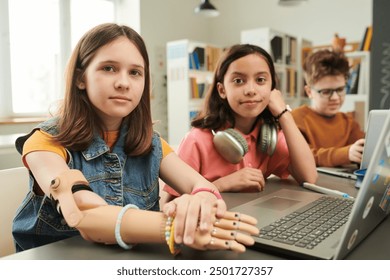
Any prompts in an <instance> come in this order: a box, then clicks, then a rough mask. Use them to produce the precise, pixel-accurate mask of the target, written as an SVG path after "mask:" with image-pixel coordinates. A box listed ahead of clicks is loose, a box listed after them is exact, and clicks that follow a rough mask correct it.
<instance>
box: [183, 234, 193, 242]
mask: <svg viewBox="0 0 390 280" xmlns="http://www.w3.org/2000/svg"><path fill="white" fill-rule="evenodd" d="M193 242H194V239H192V237H191V236H185V237H184V244H192V243H193Z"/></svg>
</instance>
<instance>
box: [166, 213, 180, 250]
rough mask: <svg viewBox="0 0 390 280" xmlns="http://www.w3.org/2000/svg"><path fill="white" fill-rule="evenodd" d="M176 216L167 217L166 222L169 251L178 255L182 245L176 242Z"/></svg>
mask: <svg viewBox="0 0 390 280" xmlns="http://www.w3.org/2000/svg"><path fill="white" fill-rule="evenodd" d="M174 220H175V218H174V217H167V220H166V222H165V241H166V242H167V245H168V248H169V251H170V252H171V254H172V255H177V254H179V253H180V251H181V246H180V245H179V244H176V243H175V237H174V231H175V227H174Z"/></svg>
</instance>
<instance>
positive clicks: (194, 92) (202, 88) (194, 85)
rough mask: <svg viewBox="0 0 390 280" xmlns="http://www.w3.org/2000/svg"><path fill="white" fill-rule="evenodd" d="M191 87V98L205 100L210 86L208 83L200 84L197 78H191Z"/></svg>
mask: <svg viewBox="0 0 390 280" xmlns="http://www.w3.org/2000/svg"><path fill="white" fill-rule="evenodd" d="M190 86H191V98H195V99H196V98H204V97H205V95H206V92H207V90H208V87H209V86H210V85H209V84H208V83H205V82H202V83H199V82H198V81H197V79H196V78H192V77H191V78H190Z"/></svg>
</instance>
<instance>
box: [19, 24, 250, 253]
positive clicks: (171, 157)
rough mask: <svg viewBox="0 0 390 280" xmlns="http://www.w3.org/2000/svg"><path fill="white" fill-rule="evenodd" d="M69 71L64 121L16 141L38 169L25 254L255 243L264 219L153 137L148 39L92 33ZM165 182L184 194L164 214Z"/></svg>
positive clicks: (28, 202) (27, 206) (104, 28)
mask: <svg viewBox="0 0 390 280" xmlns="http://www.w3.org/2000/svg"><path fill="white" fill-rule="evenodd" d="M66 74H67V77H66V89H65V98H64V102H63V104H62V107H61V108H60V110H59V112H58V115H57V116H55V117H53V118H51V119H49V120H47V121H45V122H43V123H41V124H39V125H38V126H37V127H36V128H35V129H34V130H33V131H32V132H30V133H29V134H28V135H26V136H23V137H20V138H18V139H17V141H16V148H17V149H18V151H19V152H20V153H21V154H22V160H23V163H24V165H25V166H26V167H27V168H28V169H29V171H30V191H29V192H28V194H27V196H26V198H25V199H24V201H23V202H22V205H21V206H20V207H19V209H18V211H17V213H16V216H15V219H14V224H13V235H14V238H15V244H16V249H17V251H21V250H26V249H29V248H33V247H37V246H41V245H44V244H47V243H50V242H54V241H58V240H61V239H64V238H68V237H71V236H75V235H79V234H81V236H82V237H83V238H84V239H86V240H90V241H94V242H99V243H106V244H115V243H117V244H119V245H120V246H121V247H123V248H125V249H129V248H131V245H130V244H136V243H141V242H154V243H159V242H160V243H161V242H166V243H167V244H168V246H169V248H170V251H171V252H172V253H177V246H176V245H177V244H179V245H180V244H184V245H187V246H190V247H192V248H195V249H200V250H206V249H230V250H233V251H237V252H243V251H245V247H244V246H245V245H251V244H253V239H252V237H250V235H251V234H257V233H258V229H257V228H256V227H255V224H256V220H255V219H254V218H252V217H250V216H247V215H243V214H241V215H240V214H239V213H231V212H227V211H226V204H225V203H224V201H223V200H222V199H221V196H220V194H219V192H218V191H217V188H216V187H215V186H214V185H213V184H211V183H210V182H209V181H207V180H206V179H204V178H203V177H202V176H201V175H199V174H198V173H197V172H195V171H194V170H193V169H192V168H191V167H190V166H188V165H187V164H186V163H184V162H183V161H182V160H180V159H179V157H177V156H176V154H175V153H173V151H172V149H171V148H170V147H169V145H168V144H167V143H166V142H165V141H164V140H163V139H162V138H161V137H160V136H159V135H158V134H157V133H155V132H154V131H153V123H152V120H151V110H150V73H149V58H148V55H147V51H146V47H145V44H144V42H143V39H142V38H141V37H140V36H139V34H137V33H136V32H135V31H134V30H132V29H131V28H129V27H126V26H119V25H116V24H102V25H99V26H97V27H95V28H93V29H91V30H90V31H88V32H87V33H86V34H85V35H84V36H83V37H82V38H81V39H80V41H79V42H78V44H77V45H76V47H75V50H74V51H73V53H72V56H71V58H70V61H69V63H68V66H67V73H66ZM177 174H180V175H181V176H177ZM159 178H161V179H162V180H163V181H165V182H166V183H168V184H169V185H170V186H172V187H173V188H174V189H175V191H177V192H179V193H180V194H183V195H182V196H181V197H179V198H177V199H175V200H173V201H171V202H170V203H168V204H166V205H165V206H164V208H163V211H162V212H160V211H159ZM145 221H147V222H145ZM175 244H176V245H175Z"/></svg>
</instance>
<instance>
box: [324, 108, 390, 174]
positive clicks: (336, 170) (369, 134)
mask: <svg viewBox="0 0 390 280" xmlns="http://www.w3.org/2000/svg"><path fill="white" fill-rule="evenodd" d="M388 112H389V110H371V111H370V113H369V114H368V121H367V125H366V130H365V131H366V141H365V144H364V150H363V157H362V162H361V164H360V169H366V168H367V167H368V164H369V162H370V159H371V155H372V153H373V152H374V148H375V145H376V143H377V139H378V136H379V134H380V132H381V131H382V128H383V125H384V123H385V120H386V117H387V115H388ZM357 169H358V168H357V166H356V164H353V165H350V166H342V167H317V171H318V172H321V173H325V174H329V175H334V176H339V177H344V178H348V179H353V180H356V178H357V177H356V175H355V174H354V172H355V171H356V170H357Z"/></svg>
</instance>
